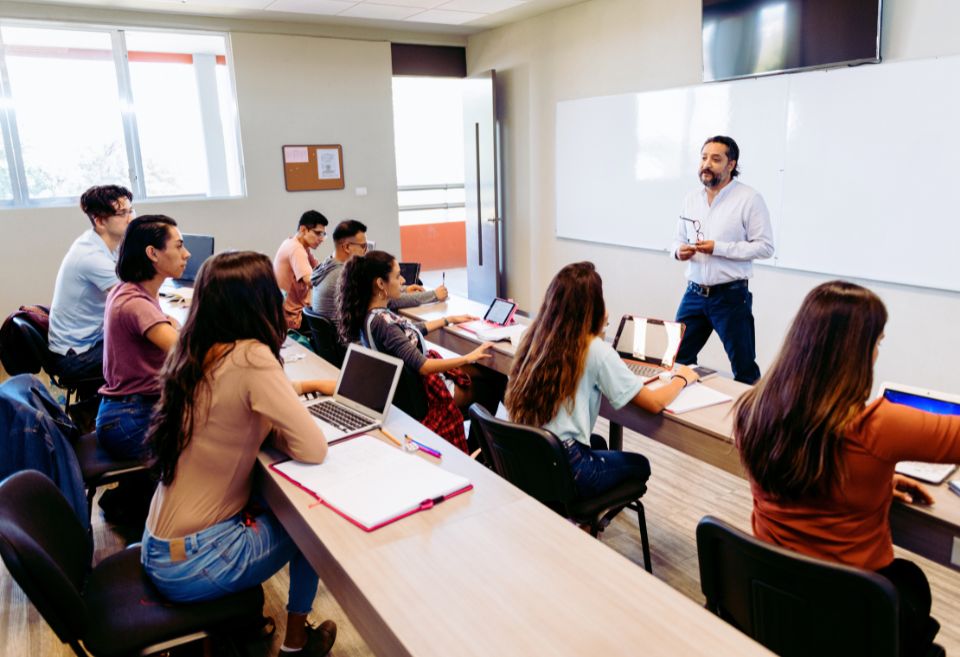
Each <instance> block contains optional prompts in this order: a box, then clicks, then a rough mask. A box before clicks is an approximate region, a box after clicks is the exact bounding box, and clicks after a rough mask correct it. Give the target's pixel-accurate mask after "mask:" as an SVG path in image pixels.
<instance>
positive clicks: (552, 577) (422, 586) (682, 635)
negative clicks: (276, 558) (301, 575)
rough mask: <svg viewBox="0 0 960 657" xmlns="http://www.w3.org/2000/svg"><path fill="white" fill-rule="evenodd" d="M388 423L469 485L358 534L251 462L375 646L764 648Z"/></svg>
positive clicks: (444, 652) (452, 651)
mask: <svg viewBox="0 0 960 657" xmlns="http://www.w3.org/2000/svg"><path fill="white" fill-rule="evenodd" d="M283 356H284V358H285V359H286V361H287V364H286V370H287V373H288V374H289V376H290V378H292V379H308V378H332V377H334V376H335V375H336V370H335V369H334V368H333V366H332V365H330V364H328V363H326V362H325V361H322V360H321V359H319V358H318V357H316V356H315V355H313V354H312V353H310V352H309V351H308V350H306V349H303V348H302V347H300V346H299V345H294V344H291V341H288V342H287V345H286V346H285V347H284V349H283ZM387 428H388V429H390V430H391V431H392V432H393V433H395V434H403V433H410V434H411V435H414V436H416V437H417V438H418V439H419V440H421V441H423V442H425V443H427V444H429V445H431V446H432V447H434V448H437V449H439V450H441V451H442V452H443V459H442V461H441V462H440V463H439V465H438V467H443V468H446V469H449V470H451V471H453V472H456V473H458V474H461V475H463V476H466V477H467V478H469V479H470V481H471V482H472V483H473V485H474V489H473V490H472V491H470V492H468V493H465V494H462V495H459V496H457V497H454V498H452V499H451V500H448V501H446V502H444V503H442V504H440V505H438V506H436V507H434V508H433V509H431V510H429V511H425V512H421V513H417V514H414V515H412V516H409V517H407V518H404V519H402V520H400V521H398V522H396V523H393V524H391V525H387V526H386V527H383V528H381V529H378V530H377V531H374V532H371V533H367V532H365V531H363V530H361V529H359V528H358V527H356V526H354V525H353V524H351V523H349V522H347V521H346V520H344V519H343V518H341V517H340V516H338V515H336V514H335V513H334V512H333V511H331V510H329V509H328V508H326V507H324V506H320V505H318V504H317V503H316V500H314V499H313V498H312V497H311V496H310V495H309V494H307V493H306V492H304V491H303V490H301V489H299V488H297V487H296V486H295V485H293V484H292V483H290V482H289V481H287V480H286V479H284V478H282V477H280V476H279V475H276V474H275V473H274V472H273V471H272V470H270V469H269V467H268V466H269V465H270V464H271V463H273V462H274V461H276V460H278V459H279V458H280V456H281V455H279V454H278V453H277V452H274V451H268V450H265V451H263V452H262V453H261V454H260V457H259V463H260V465H261V466H262V467H261V468H260V469H259V486H260V488H261V490H262V491H263V492H264V494H265V496H266V498H267V501H268V502H269V504H270V506H271V508H272V509H273V510H274V511H275V513H276V514H277V516H278V517H279V519H280V521H281V522H282V523H283V525H284V527H286V528H287V530H288V531H289V532H290V534H291V536H292V537H293V539H294V540H295V541H296V543H297V545H298V546H299V547H300V549H301V550H302V551H303V552H304V554H305V555H306V556H307V558H308V559H309V561H310V563H311V564H312V565H313V566H314V568H315V569H316V570H317V572H318V573H319V574H320V577H321V578H322V579H323V582H324V584H325V585H326V586H327V587H328V588H329V589H330V590H331V592H332V593H333V595H334V596H335V597H336V598H337V601H338V602H339V603H340V604H341V606H342V607H343V608H344V610H345V611H346V613H347V614H348V615H349V617H350V619H351V621H352V622H353V623H354V624H355V626H356V627H357V629H358V630H359V632H360V633H361V635H362V636H363V637H364V639H365V640H366V642H367V643H368V644H369V646H370V647H371V648H372V649H373V651H374V652H375V653H376V654H378V655H391V656H393V655H401V656H403V655H417V656H425V655H426V656H429V655H436V656H438V657H440V656H442V657H450V656H451V655H457V656H458V657H459V656H468V655H477V656H480V655H483V656H488V655H525V656H526V655H550V656H558V655H560V656H562V655H584V654H593V653H596V654H602V655H636V654H637V651H638V650H642V651H643V652H649V653H651V654H663V655H666V654H676V655H715V654H722V655H769V654H770V653H768V652H767V651H766V650H765V649H764V648H762V647H761V646H760V645H759V644H756V643H754V642H753V641H752V640H750V639H749V638H747V637H746V636H745V635H743V634H741V633H739V632H738V631H736V630H734V629H733V628H732V627H730V626H729V625H727V624H726V623H724V622H723V621H721V620H720V619H719V618H718V617H715V616H713V615H712V614H710V613H709V612H707V611H706V610H705V609H703V608H702V607H700V606H698V605H697V604H695V603H694V602H692V601H691V600H689V599H688V598H686V597H685V596H683V595H682V594H680V593H679V592H677V591H675V590H673V589H672V588H670V587H669V586H668V585H666V584H664V583H663V582H660V581H659V580H657V579H656V578H654V577H652V576H650V575H649V574H648V573H646V572H645V571H644V570H643V569H642V568H640V567H638V566H636V565H635V564H633V563H632V562H630V561H628V560H627V559H625V558H624V557H622V556H620V555H619V554H618V553H616V552H615V551H613V550H611V549H609V548H607V547H606V546H604V545H603V544H602V543H600V542H599V541H597V540H595V539H593V538H591V537H590V536H589V535H588V534H587V533H585V532H583V531H581V530H580V529H578V528H577V527H575V526H574V525H572V524H570V523H569V522H567V521H566V520H564V519H563V518H561V517H560V516H558V515H557V514H555V513H553V512H552V511H550V510H549V509H547V508H546V507H545V506H543V505H541V504H540V503H539V502H537V501H535V500H534V499H532V498H530V497H528V496H527V495H525V494H524V493H522V492H521V491H520V490H518V489H517V488H515V487H513V486H512V485H510V484H509V483H507V482H506V481H504V480H503V479H501V478H499V477H498V476H497V475H495V474H494V473H493V472H491V471H490V470H488V469H486V468H484V467H483V466H481V465H479V464H477V463H476V462H475V461H473V460H471V459H470V458H469V457H467V456H466V455H465V454H463V453H461V452H459V451H458V450H456V449H455V448H453V447H452V446H451V445H450V444H449V443H447V442H445V441H444V440H443V439H442V438H440V437H439V436H436V435H435V434H433V433H432V432H430V431H428V430H427V429H425V428H424V427H423V426H421V425H420V424H419V423H417V422H416V421H414V420H413V419H412V418H410V417H409V416H407V415H406V414H405V413H403V412H402V411H400V410H399V409H397V408H393V409H392V410H391V412H390V415H389V419H388V422H387ZM374 435H380V434H379V432H377V433H375V434H374ZM381 437H382V436H381ZM333 449H336V447H334V448H333ZM411 458H424V459H427V460H428V461H431V462H434V463H436V461H435V460H433V459H432V458H431V457H427V456H420V455H414V456H411ZM384 494H389V491H384Z"/></svg>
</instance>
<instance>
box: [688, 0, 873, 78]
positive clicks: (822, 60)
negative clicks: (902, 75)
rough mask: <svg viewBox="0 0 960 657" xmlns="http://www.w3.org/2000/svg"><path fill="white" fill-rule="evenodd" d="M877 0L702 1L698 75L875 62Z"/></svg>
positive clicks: (734, 74) (764, 72)
mask: <svg viewBox="0 0 960 657" xmlns="http://www.w3.org/2000/svg"><path fill="white" fill-rule="evenodd" d="M880 2H881V0H703V79H704V81H705V82H710V81H713V80H730V79H733V78H742V77H753V76H757V75H767V74H771V73H783V72H785V71H796V70H800V69H805V68H817V67H825V66H836V65H838V64H862V63H867V62H874V63H875V62H879V61H880Z"/></svg>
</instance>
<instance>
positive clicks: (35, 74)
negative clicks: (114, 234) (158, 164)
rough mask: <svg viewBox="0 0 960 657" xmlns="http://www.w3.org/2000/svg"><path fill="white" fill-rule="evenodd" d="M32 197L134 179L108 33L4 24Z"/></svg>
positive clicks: (76, 192) (74, 193)
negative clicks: (125, 146) (127, 154)
mask: <svg viewBox="0 0 960 657" xmlns="http://www.w3.org/2000/svg"><path fill="white" fill-rule="evenodd" d="M0 34H2V37H3V42H4V51H5V54H6V61H7V70H8V72H9V75H10V90H11V94H12V96H13V107H14V109H15V111H16V116H17V129H18V131H19V137H20V144H21V147H22V153H23V162H24V167H25V169H26V177H27V192H28V194H29V196H30V198H32V199H43V198H52V197H74V196H79V195H80V194H81V193H82V192H83V191H84V190H85V189H86V188H87V187H89V186H91V185H95V184H107V183H116V184H121V185H126V186H129V185H130V178H129V170H128V165H127V156H126V151H125V149H124V142H123V125H122V120H121V113H120V99H119V93H118V87H117V75H116V68H115V65H114V61H113V56H112V48H111V42H110V35H109V34H107V33H106V32H94V31H87V32H84V31H77V30H60V29H48V28H22V27H9V26H4V27H2V28H0Z"/></svg>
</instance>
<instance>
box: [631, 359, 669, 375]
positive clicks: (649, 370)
mask: <svg viewBox="0 0 960 657" xmlns="http://www.w3.org/2000/svg"><path fill="white" fill-rule="evenodd" d="M627 367H629V368H630V371H631V372H633V373H634V374H636V375H637V376H639V377H643V378H646V377H651V376H658V375H659V374H660V372H663V371H664V369H663V368H662V367H653V366H652V365H641V364H640V363H627Z"/></svg>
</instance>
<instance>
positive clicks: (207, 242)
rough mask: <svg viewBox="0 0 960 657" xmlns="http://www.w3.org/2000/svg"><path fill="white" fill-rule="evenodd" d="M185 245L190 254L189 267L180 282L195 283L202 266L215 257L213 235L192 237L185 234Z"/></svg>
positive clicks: (184, 271)
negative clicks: (208, 259) (211, 257)
mask: <svg viewBox="0 0 960 657" xmlns="http://www.w3.org/2000/svg"><path fill="white" fill-rule="evenodd" d="M183 245H184V246H185V247H187V251H189V252H190V259H189V260H187V267H186V269H184V270H183V274H182V275H181V276H180V278H178V279H177V280H178V281H193V280H196V278H197V272H199V271H200V265H202V264H203V262H204V261H205V260H206V259H207V258H209V257H210V256H212V255H213V235H191V234H190V233H183Z"/></svg>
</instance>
